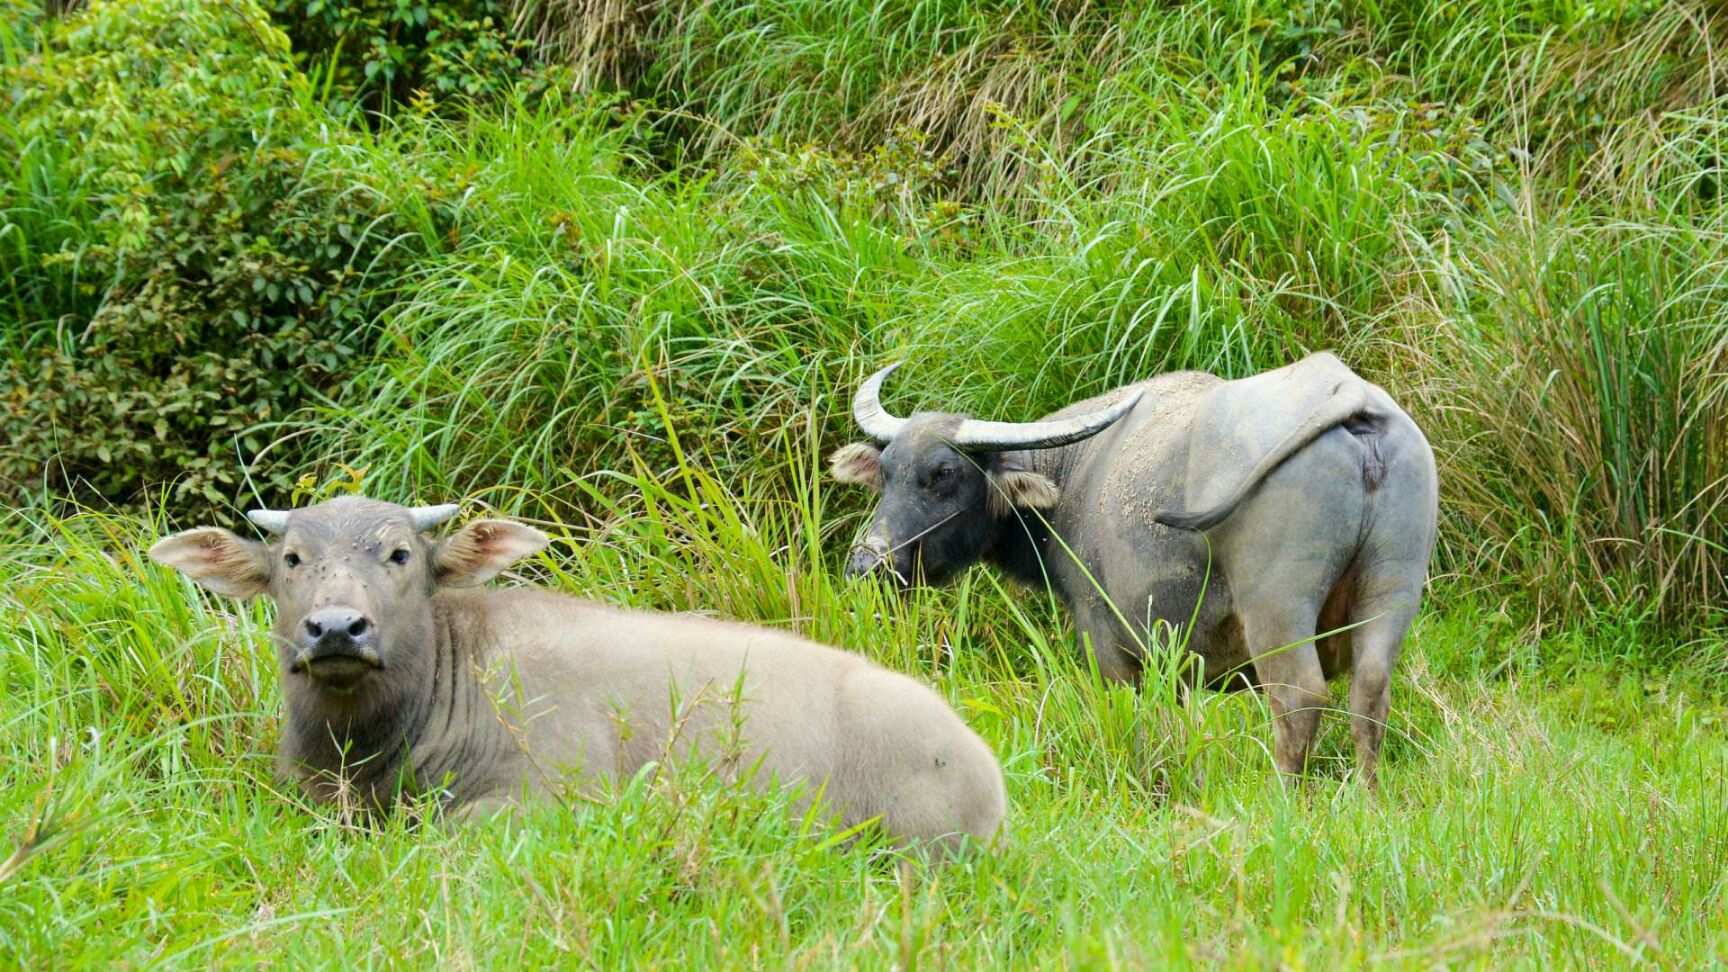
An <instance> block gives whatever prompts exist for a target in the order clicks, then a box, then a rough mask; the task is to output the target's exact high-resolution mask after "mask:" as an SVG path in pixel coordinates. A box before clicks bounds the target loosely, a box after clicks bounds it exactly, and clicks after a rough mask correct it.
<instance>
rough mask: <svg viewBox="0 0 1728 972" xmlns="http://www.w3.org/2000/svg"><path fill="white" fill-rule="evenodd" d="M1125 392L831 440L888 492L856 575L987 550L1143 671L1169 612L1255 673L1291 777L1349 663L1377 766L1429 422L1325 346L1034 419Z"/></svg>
mask: <svg viewBox="0 0 1728 972" xmlns="http://www.w3.org/2000/svg"><path fill="white" fill-rule="evenodd" d="M1132 394H1139V395H1140V398H1139V400H1138V402H1137V403H1135V405H1134V406H1133V408H1132V409H1131V410H1130V411H1128V412H1127V413H1126V414H1125V415H1124V416H1123V417H1121V418H1120V419H1118V420H1117V421H1116V422H1115V423H1114V424H1112V425H1110V426H1109V427H1107V428H1105V429H1103V430H1102V431H1099V432H1097V433H1096V434H1094V435H1093V436H1092V437H1090V438H1087V439H1084V440H1082V441H1078V442H1074V443H1071V444H1066V445H1062V446H1059V447H1055V448H1045V449H1035V450H1032V451H1008V452H988V451H965V450H959V449H956V448H955V446H954V445H953V444H952V439H953V438H954V430H955V429H956V428H957V427H959V426H960V425H961V423H962V422H963V421H964V417H963V416H957V415H951V414H942V413H918V414H914V415H912V416H911V417H910V418H908V419H906V420H904V422H903V423H902V424H901V425H900V426H899V427H897V428H896V429H895V430H894V431H895V434H894V436H893V438H892V439H891V440H889V441H887V442H886V443H885V444H882V445H881V446H880V447H879V446H878V445H877V444H873V443H857V444H854V445H850V446H847V447H845V448H843V449H841V450H840V451H839V452H837V453H836V454H835V456H834V457H833V463H832V465H833V470H834V474H835V476H836V478H838V479H840V480H841V481H842V482H847V483H853V484H857V485H863V486H866V487H868V488H872V489H878V490H880V491H881V493H882V498H881V501H880V502H879V504H878V506H877V509H876V511H875V514H874V515H873V517H872V519H871V522H870V527H869V529H868V531H867V533H866V536H865V537H864V539H863V540H861V541H860V543H859V544H858V545H857V546H856V547H855V548H854V549H853V551H852V553H851V555H850V557H849V559H848V565H847V566H848V573H849V574H851V575H853V576H859V575H863V574H870V573H881V574H886V575H889V576H892V577H893V578H894V579H895V580H896V582H897V583H900V584H912V583H920V582H922V583H930V584H938V583H943V582H945V581H948V580H950V579H952V578H953V577H954V576H956V575H957V574H958V573H960V572H961V571H963V570H965V569H966V568H967V567H969V566H970V565H972V564H974V563H977V562H979V561H983V562H985V563H989V564H992V565H994V566H996V567H998V568H1000V569H1002V570H1004V571H1006V572H1007V573H1009V574H1010V575H1011V576H1013V577H1015V578H1017V579H1019V580H1021V581H1023V582H1026V583H1031V584H1047V585H1049V586H1050V587H1051V588H1052V589H1054V590H1055V591H1056V592H1057V593H1058V594H1059V595H1060V596H1061V597H1062V598H1063V600H1064V601H1065V602H1066V603H1067V604H1068V606H1069V609H1070V610H1071V612H1072V613H1073V616H1074V619H1075V629H1076V636H1077V639H1078V640H1079V641H1080V643H1081V645H1082V647H1083V648H1085V649H1087V650H1090V651H1091V652H1092V654H1093V656H1094V657H1095V659H1096V661H1097V664H1098V668H1099V670H1100V672H1102V673H1103V674H1104V675H1105V676H1107V677H1110V678H1113V679H1120V680H1125V681H1133V680H1137V678H1138V676H1139V673H1140V670H1141V667H1142V665H1143V660H1144V655H1145V650H1146V647H1145V646H1147V645H1148V644H1151V643H1152V642H1153V640H1154V639H1155V638H1157V637H1158V634H1157V633H1158V631H1160V630H1172V629H1173V630H1178V631H1180V632H1182V637H1183V639H1185V641H1184V643H1185V645H1186V648H1187V649H1188V650H1189V651H1190V652H1192V653H1193V654H1194V655H1196V656H1197V657H1198V660H1199V662H1200V674H1199V677H1200V678H1201V679H1202V680H1203V681H1205V682H1207V683H1209V684H1213V685H1218V686H1229V687H1236V686H1239V685H1240V684H1241V683H1242V681H1243V680H1244V679H1247V680H1249V681H1252V682H1254V683H1256V684H1258V685H1260V686H1261V687H1262V688H1263V689H1264V690H1265V691H1266V692H1267V694H1268V696H1269V700H1270V702H1271V707H1272V709H1273V712H1274V715H1275V717H1276V718H1275V720H1274V733H1275V735H1276V736H1277V747H1276V753H1275V756H1276V761H1277V764H1278V767H1279V769H1280V770H1281V771H1283V772H1285V773H1287V774H1292V775H1294V774H1298V773H1300V772H1301V771H1302V769H1303V767H1304V765H1305V762H1306V759H1307V755H1308V750H1309V748H1310V747H1311V745H1312V742H1313V738H1314V734H1315V731H1316V729H1317V727H1318V713H1319V710H1320V708H1322V707H1324V706H1325V705H1327V693H1326V685H1325V682H1326V679H1327V678H1329V677H1332V676H1335V675H1338V674H1341V673H1344V672H1351V671H1353V672H1354V673H1355V676H1354V679H1353V682H1352V688H1351V711H1352V713H1353V714H1354V725H1353V733H1354V735H1355V737H1356V744H1357V745H1356V748H1357V753H1358V758H1359V761H1360V764H1361V775H1362V778H1363V779H1364V781H1365V782H1366V783H1368V784H1369V785H1372V784H1373V783H1374V780H1375V768H1376V761H1377V757H1378V752H1379V747H1380V741H1381V738H1382V735H1383V733H1384V729H1385V717H1386V713H1387V711H1388V706H1389V697H1390V696H1389V691H1390V690H1389V685H1390V674H1391V670H1392V667H1393V665H1394V664H1395V662H1396V659H1397V656H1398V653H1399V650H1400V646H1401V644H1402V641H1403V638H1404V634H1405V631H1406V630H1407V628H1408V626H1409V623H1410V621H1411V619H1412V617H1413V616H1414V614H1415V611H1416V608H1417V606H1418V604H1419V601H1420V595H1421V590H1422V587H1423V584H1424V582H1425V579H1426V572H1427V563H1428V558H1429V556H1430V554H1431V551H1432V549H1433V543H1434V536H1435V526H1436V517H1437V497H1436V479H1435V469H1434V459H1433V454H1432V452H1431V451H1430V450H1429V448H1428V444H1427V442H1426V440H1425V439H1424V438H1423V436H1422V434H1421V432H1420V430H1418V429H1417V428H1416V426H1415V424H1414V423H1413V422H1411V421H1410V419H1409V417H1408V416H1406V415H1405V414H1404V413H1403V412H1402V411H1401V410H1400V409H1399V408H1398V407H1397V405H1396V404H1395V403H1394V402H1393V401H1392V400H1391V399H1390V397H1388V396H1387V395H1386V394H1385V392H1384V391H1382V390H1381V389H1379V388H1377V387H1375V386H1373V385H1371V384H1369V383H1367V382H1365V381H1363V380H1362V379H1361V378H1360V377H1359V376H1356V375H1355V374H1354V373H1352V372H1350V371H1349V369H1348V368H1346V367H1345V366H1344V365H1343V364H1342V363H1341V362H1339V361H1338V359H1336V358H1334V357H1332V356H1331V355H1328V354H1318V355H1314V356H1311V357H1309V358H1306V359H1303V361H1301V362H1298V363H1296V364H1294V365H1291V366H1289V367H1287V368H1282V369H1278V370H1276V371H1273V372H1267V373H1265V374H1262V375H1257V376H1255V377H1253V378H1249V379H1243V380H1240V381H1234V382H1225V381H1221V380H1220V379H1218V378H1216V377H1213V376H1211V375H1204V374H1199V373H1195V372H1182V373H1176V374H1170V375H1162V376H1159V377H1158V378H1154V379H1151V380H1149V381H1146V382H1142V383H1140V384H1138V385H1133V386H1128V387H1126V388H1121V389H1117V390H1115V391H1112V392H1109V393H1107V394H1105V395H1103V396H1100V397H1098V398H1096V399H1092V400H1089V401H1085V402H1079V403H1076V404H1074V405H1073V406H1070V407H1069V408H1067V409H1063V410H1062V411H1060V412H1058V413H1056V415H1054V416H1050V417H1049V418H1048V419H1046V420H1041V421H1045V422H1047V421H1049V419H1056V418H1064V417H1070V416H1075V415H1084V414H1088V413H1096V411H1097V410H1099V409H1100V408H1103V407H1105V406H1107V405H1109V404H1110V403H1113V402H1118V401H1121V400H1123V399H1124V398H1125V397H1126V396H1129V395H1132ZM889 421H892V422H900V421H901V420H896V419H891V418H890V419H889ZM942 470H946V471H942ZM993 501H994V502H993ZM1349 625H1357V627H1355V628H1354V629H1352V630H1350V631H1348V632H1343V633H1338V632H1339V629H1341V628H1344V627H1347V626H1349Z"/></svg>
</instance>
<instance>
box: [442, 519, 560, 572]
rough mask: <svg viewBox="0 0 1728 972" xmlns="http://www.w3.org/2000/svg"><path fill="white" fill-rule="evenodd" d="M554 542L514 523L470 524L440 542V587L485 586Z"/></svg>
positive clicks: (494, 521) (532, 529) (475, 522)
mask: <svg viewBox="0 0 1728 972" xmlns="http://www.w3.org/2000/svg"><path fill="white" fill-rule="evenodd" d="M551 542H552V538H550V537H548V536H547V535H546V534H544V533H541V532H540V531H539V530H536V529H534V528H533V527H531V526H528V525H526V524H522V523H516V522H513V521H511V520H470V521H469V522H467V523H465V524H463V525H462V527H461V529H459V530H457V531H456V532H454V533H452V534H450V535H449V536H447V537H445V538H444V539H443V540H441V541H439V543H438V546H437V548H436V550H435V551H434V553H433V564H434V569H435V571H436V577H437V580H438V583H440V584H443V585H446V586H449V587H472V586H474V585H476V584H484V583H486V582H487V581H489V580H491V579H492V578H494V577H497V576H498V575H499V574H500V573H502V572H503V570H504V568H506V567H508V566H510V565H511V564H513V563H515V562H516V561H518V560H521V559H522V558H524V557H532V556H533V555H535V554H537V553H539V552H540V551H542V550H544V549H546V545H547V544H549V543H551Z"/></svg>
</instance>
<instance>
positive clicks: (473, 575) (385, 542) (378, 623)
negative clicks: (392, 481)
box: [150, 497, 547, 697]
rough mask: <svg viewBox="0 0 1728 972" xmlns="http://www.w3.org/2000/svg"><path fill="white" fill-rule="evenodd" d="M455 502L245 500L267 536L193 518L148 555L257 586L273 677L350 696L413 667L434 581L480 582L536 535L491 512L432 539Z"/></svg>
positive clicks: (250, 589)
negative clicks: (270, 504) (272, 653)
mask: <svg viewBox="0 0 1728 972" xmlns="http://www.w3.org/2000/svg"><path fill="white" fill-rule="evenodd" d="M455 512H456V507H454V506H439V507H418V508H408V507H402V506H396V505H394V504H391V503H381V502H377V501H375V500H369V499H363V498H360V497H342V498H338V499H334V500H330V501H328V502H325V503H320V504H318V505H317V506H310V507H306V508H304V509H299V510H293V511H287V512H283V511H276V510H255V511H253V512H252V513H251V514H250V518H251V519H252V521H253V522H254V523H255V524H257V525H258V526H260V527H263V528H264V529H266V530H268V531H270V532H272V533H274V534H276V535H277V536H276V539H275V540H274V541H273V542H269V543H262V542H259V541H256V540H247V539H243V538H241V537H239V536H236V535H235V534H233V533H231V532H229V531H227V530H224V529H221V528H219V527H200V528H198V529H195V530H188V531H186V532H184V533H178V534H175V535H173V536H170V537H165V538H163V539H162V540H160V541H158V542H157V543H156V545H155V546H153V547H151V548H150V557H151V558H152V559H153V560H155V561H156V562H158V563H160V564H164V565H166V566H169V567H173V568H174V569H176V570H179V571H181V572H182V573H185V574H187V575H188V576H190V577H191V578H192V579H193V580H195V581H197V582H198V583H199V584H202V585H203V586H205V587H207V588H209V589H211V590H213V591H216V592H217V593H221V594H227V595H230V596H233V597H239V598H251V597H255V596H257V595H260V594H267V595H269V597H270V598H271V600H273V601H274V602H275V603H276V624H275V628H274V630H273V638H272V640H273V641H274V642H275V644H276V648H277V654H278V657H279V659H280V661H281V663H282V670H283V672H284V673H285V678H287V679H289V680H290V682H297V683H301V684H304V685H305V686H306V687H307V688H310V689H312V690H314V691H318V692H321V693H329V694H331V695H334V696H339V697H350V696H353V695H355V693H357V692H359V691H360V690H362V689H363V688H366V687H367V686H370V685H373V684H378V683H383V682H389V681H391V679H390V674H391V673H393V672H395V671H398V670H400V671H404V672H407V673H409V674H412V673H413V672H415V671H417V670H419V669H421V668H423V667H424V663H425V662H426V658H425V656H426V655H427V653H428V652H429V651H430V649H431V646H432V644H433V643H434V640H435V639H434V637H433V635H434V632H433V631H432V625H433V618H432V595H433V593H434V592H435V591H436V590H437V589H438V588H440V587H445V586H465V585H470V584H478V583H482V582H484V581H486V580H488V579H490V578H491V577H493V576H495V575H496V574H498V572H499V571H501V570H503V569H504V567H506V566H507V565H509V564H510V563H511V562H513V561H515V560H517V559H519V558H521V557H525V556H528V555H529V554H532V553H534V552H536V551H538V550H540V549H541V548H542V547H544V546H545V545H546V543H547V538H546V536H545V534H542V533H541V532H540V531H538V530H535V529H533V528H531V527H526V526H522V525H520V524H516V523H509V522H506V521H502V520H476V521H474V522H472V523H469V524H466V525H465V526H463V527H462V528H461V529H459V530H457V531H456V532H454V533H452V534H451V535H450V536H448V537H446V538H444V539H442V540H438V539H434V538H433V537H432V536H431V535H430V533H429V532H428V531H429V530H431V529H432V528H433V527H435V526H437V525H438V524H439V523H441V522H442V521H444V520H446V519H448V518H449V517H451V516H452V515H454V514H455Z"/></svg>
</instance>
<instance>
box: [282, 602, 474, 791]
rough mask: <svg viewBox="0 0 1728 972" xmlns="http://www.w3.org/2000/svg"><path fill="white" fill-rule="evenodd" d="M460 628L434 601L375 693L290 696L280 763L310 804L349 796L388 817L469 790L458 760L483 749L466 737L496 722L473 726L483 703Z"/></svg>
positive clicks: (298, 688)
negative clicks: (426, 796)
mask: <svg viewBox="0 0 1728 972" xmlns="http://www.w3.org/2000/svg"><path fill="white" fill-rule="evenodd" d="M458 627H459V625H458V623H457V619H456V618H455V616H454V615H453V613H452V612H451V611H449V610H444V609H441V606H440V605H438V603H437V599H434V600H433V602H432V605H431V607H430V608H429V610H428V611H427V615H426V617H425V618H423V619H422V620H421V621H420V623H418V624H414V625H411V626H410V631H409V632H408V633H407V634H408V637H406V638H405V639H404V643H402V644H399V645H397V646H394V647H393V649H392V651H391V653H390V656H391V661H392V663H391V665H390V666H389V667H388V668H386V669H385V670H383V671H381V672H378V673H376V674H375V675H374V676H373V678H374V679H375V680H376V682H375V683H374V684H371V685H369V686H366V687H363V688H362V689H361V690H360V691H358V692H356V693H355V694H354V695H352V696H350V697H347V698H344V697H341V696H337V695H334V694H333V693H328V692H325V691H323V690H321V689H319V688H317V687H316V686H312V685H308V684H306V683H304V682H301V683H298V684H294V685H290V686H289V687H288V691H287V693H286V695H287V719H286V724H285V726H284V730H283V735H282V742H281V753H280V755H281V758H282V760H283V761H284V762H285V763H286V764H287V765H288V766H289V767H290V768H291V770H292V771H293V772H294V774H295V775H296V776H297V777H298V778H299V779H300V780H301V781H302V783H303V785H304V786H306V788H307V789H308V791H309V792H310V793H311V794H312V795H313V796H314V797H317V798H320V799H325V800H333V799H339V798H340V795H341V794H344V793H347V794H353V795H356V796H359V797H362V798H364V801H365V802H366V803H369V804H371V805H372V806H373V807H375V808H378V809H388V808H389V807H390V806H392V805H393V804H394V803H395V802H396V801H397V799H399V798H400V797H402V796H418V795H421V794H423V793H426V792H429V791H432V790H439V789H444V790H448V791H450V795H452V796H458V797H460V796H461V795H462V791H463V790H466V789H468V787H467V786H466V785H465V783H464V780H463V779H462V778H461V772H460V771H461V768H462V766H463V765H465V764H468V763H469V761H468V760H466V759H464V756H465V755H466V754H468V753H469V752H471V751H472V750H474V749H475V748H476V745H477V744H479V745H482V746H484V743H485V741H483V740H476V739H472V738H469V737H470V736H472V735H475V734H477V733H478V734H481V735H484V734H485V730H486V729H488V728H489V727H492V726H495V725H496V720H485V719H476V718H474V715H475V714H476V713H477V712H478V711H480V710H479V706H482V705H485V704H487V703H488V701H489V700H488V699H487V697H486V693H485V692H484V690H483V687H482V686H481V685H480V682H479V678H478V675H477V673H476V672H475V669H474V665H473V664H472V661H471V658H470V652H469V651H468V650H467V640H466V639H464V638H462V637H460V636H459V635H460V632H459V631H458ZM484 748H488V749H490V748H494V747H491V746H484Z"/></svg>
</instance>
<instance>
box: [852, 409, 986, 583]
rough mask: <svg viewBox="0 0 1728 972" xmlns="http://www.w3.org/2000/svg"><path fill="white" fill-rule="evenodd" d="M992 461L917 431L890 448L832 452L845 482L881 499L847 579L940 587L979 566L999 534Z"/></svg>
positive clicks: (926, 431) (854, 550) (860, 445)
mask: <svg viewBox="0 0 1728 972" xmlns="http://www.w3.org/2000/svg"><path fill="white" fill-rule="evenodd" d="M936 424H937V425H940V423H936ZM994 458H995V457H992V456H988V455H986V456H971V455H967V454H966V453H963V452H961V451H960V450H958V449H956V448H954V447H953V446H951V445H949V444H948V443H946V442H945V441H943V439H942V438H941V436H940V434H939V433H938V432H937V431H936V430H935V429H915V430H912V431H910V432H908V433H906V434H904V435H901V436H900V437H898V438H897V439H896V440H895V441H893V442H891V443H889V444H888V446H887V448H885V449H878V448H877V447H876V446H874V445H871V444H869V443H856V444H853V445H850V446H847V447H846V448H844V449H842V450H840V451H839V452H837V453H835V455H834V459H833V470H834V474H835V476H836V477H837V478H839V479H840V481H841V482H846V483H852V484H856V485H864V486H869V487H873V488H876V489H879V490H880V491H881V494H882V499H881V501H880V502H879V503H878V504H877V506H876V512H875V514H874V515H873V516H872V517H871V521H870V529H869V531H868V532H867V533H866V534H865V535H864V538H863V539H862V540H860V541H859V542H858V543H857V544H856V545H854V546H853V548H852V552H851V554H850V556H849V557H848V558H847V563H846V573H847V575H848V576H850V577H861V576H865V575H868V574H873V573H877V572H881V573H883V574H885V575H887V576H889V577H891V578H893V579H894V580H895V581H896V582H897V583H899V584H900V585H902V586H906V585H909V584H912V583H914V582H922V583H925V584H932V585H936V584H942V583H945V582H946V581H948V580H949V579H950V578H952V577H953V576H954V575H955V574H957V573H959V572H960V571H962V570H965V569H966V568H967V567H968V566H970V565H971V564H973V563H974V562H976V561H977V560H978V558H979V557H980V556H982V555H983V553H984V549H985V547H986V545H987V543H988V541H989V539H990V536H991V533H992V531H993V529H994V523H993V517H992V515H991V512H990V508H991V505H992V504H991V503H990V490H991V483H990V473H989V471H988V466H989V465H990V464H991V462H992V461H993V460H994Z"/></svg>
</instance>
